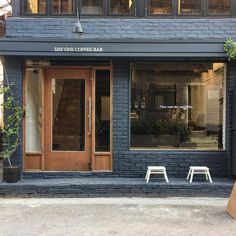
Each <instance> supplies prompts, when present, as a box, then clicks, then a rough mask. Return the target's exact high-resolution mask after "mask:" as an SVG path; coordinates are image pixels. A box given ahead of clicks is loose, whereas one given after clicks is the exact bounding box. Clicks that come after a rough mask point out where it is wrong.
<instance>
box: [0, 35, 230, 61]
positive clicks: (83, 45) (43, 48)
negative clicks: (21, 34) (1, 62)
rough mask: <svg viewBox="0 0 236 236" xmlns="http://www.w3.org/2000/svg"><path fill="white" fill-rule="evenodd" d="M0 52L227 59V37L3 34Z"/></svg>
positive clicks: (4, 53)
mask: <svg viewBox="0 0 236 236" xmlns="http://www.w3.org/2000/svg"><path fill="white" fill-rule="evenodd" d="M0 55H2V56H7V55H12V56H47V57H106V58H117V57H118V58H123V57H128V58H137V57H138V58H169V57H171V58H173V57H176V58H179V57H184V58H219V59H225V58H226V54H225V52H224V40H217V41H216V40H207V41H199V40H178V41H176V40H175V41H173V40H169V41H166V40H165V41H153V40H127V39H125V40H115V39H114V40H112V39H110V40H96V39H93V40H92V39H91V40H88V39H86V40H83V39H79V40H69V39H51V38H50V39H45V38H2V39H0Z"/></svg>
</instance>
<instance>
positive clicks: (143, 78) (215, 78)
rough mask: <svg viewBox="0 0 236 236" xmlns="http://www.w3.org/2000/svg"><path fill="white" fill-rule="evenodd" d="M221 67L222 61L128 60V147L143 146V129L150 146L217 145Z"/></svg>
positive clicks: (220, 120) (221, 99) (220, 129)
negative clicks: (131, 62) (130, 65)
mask: <svg viewBox="0 0 236 236" xmlns="http://www.w3.org/2000/svg"><path fill="white" fill-rule="evenodd" d="M224 71H225V69H224V64H222V63H202V64H197V63H196V64H191V63H189V64H187V63H185V64H184V63H182V64H175V63H173V64H161V63H160V64H156V65H149V64H134V66H133V77H132V94H131V96H132V101H131V102H132V108H131V113H132V116H131V117H132V118H131V134H132V135H133V136H131V146H132V147H136V148H145V143H143V142H142V141H141V140H143V137H142V130H146V131H145V139H146V140H147V142H146V143H149V144H148V147H152V148H157V149H158V148H167V149H168V148H180V149H186V148H188V149H218V147H222V137H223V136H222V132H223V127H222V125H223V102H224ZM142 102H147V106H144V107H142V106H141V104H142ZM137 135H140V138H141V140H140V141H141V142H138V137H137ZM143 135H144V134H143ZM148 135H150V136H148ZM163 135H165V137H164V136H163ZM167 135H169V139H172V140H173V136H175V138H176V142H174V145H171V143H172V142H170V140H169V139H168V137H166V136H167ZM154 139H156V141H157V142H156V143H155V142H153V140H154ZM161 139H164V141H163V140H161Z"/></svg>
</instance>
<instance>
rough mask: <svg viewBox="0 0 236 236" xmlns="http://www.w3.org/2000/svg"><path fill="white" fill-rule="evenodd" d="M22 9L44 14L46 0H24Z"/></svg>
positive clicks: (26, 11)
mask: <svg viewBox="0 0 236 236" xmlns="http://www.w3.org/2000/svg"><path fill="white" fill-rule="evenodd" d="M23 11H24V13H27V14H45V12H46V0H24V1H23Z"/></svg>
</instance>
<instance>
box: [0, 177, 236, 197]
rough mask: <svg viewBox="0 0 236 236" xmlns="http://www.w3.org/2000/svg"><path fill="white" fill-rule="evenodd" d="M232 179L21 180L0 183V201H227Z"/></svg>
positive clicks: (232, 182)
mask: <svg viewBox="0 0 236 236" xmlns="http://www.w3.org/2000/svg"><path fill="white" fill-rule="evenodd" d="M233 184H234V181H233V180H232V179H213V183H212V184H211V183H209V182H207V181H206V180H194V181H193V183H189V181H187V180H185V179H177V178H176V179H174V178H170V183H166V182H165V180H163V179H162V178H152V179H151V180H150V182H149V183H146V182H145V180H144V178H121V177H119V178H118V177H115V178H104V177H103V178H86V177H84V178H62V179H23V180H21V181H19V182H18V183H14V184H8V183H6V182H3V183H0V196H1V197H226V198H228V197H229V196H230V193H231V190H232V188H233Z"/></svg>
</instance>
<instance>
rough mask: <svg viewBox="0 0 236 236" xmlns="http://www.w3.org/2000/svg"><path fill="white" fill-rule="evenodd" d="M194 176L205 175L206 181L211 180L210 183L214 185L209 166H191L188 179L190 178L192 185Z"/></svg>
mask: <svg viewBox="0 0 236 236" xmlns="http://www.w3.org/2000/svg"><path fill="white" fill-rule="evenodd" d="M194 174H200V175H205V176H206V180H209V181H210V183H212V179H211V175H210V171H209V168H208V167H207V166H190V167H189V172H188V176H187V179H189V178H190V183H192V181H193V175H194Z"/></svg>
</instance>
